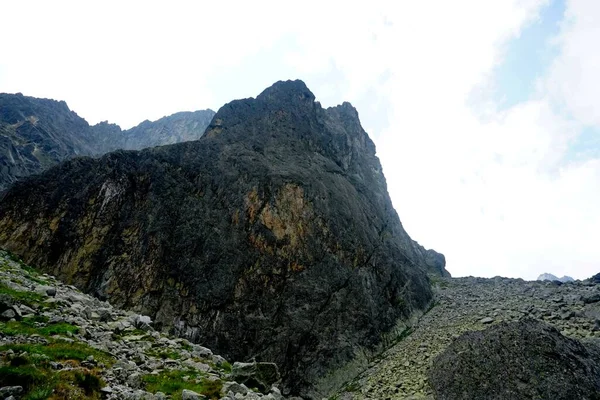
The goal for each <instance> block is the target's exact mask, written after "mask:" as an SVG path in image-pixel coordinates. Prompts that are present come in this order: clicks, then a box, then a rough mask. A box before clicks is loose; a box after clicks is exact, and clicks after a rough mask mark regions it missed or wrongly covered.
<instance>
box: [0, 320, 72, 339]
mask: <svg viewBox="0 0 600 400" xmlns="http://www.w3.org/2000/svg"><path fill="white" fill-rule="evenodd" d="M40 320H42V321H40ZM0 332H2V333H4V334H5V335H8V336H16V335H40V336H45V337H49V336H52V335H63V336H69V335H70V334H77V333H78V332H79V328H78V327H76V326H73V325H71V324H67V323H65V322H60V323H55V324H47V325H46V324H45V322H43V318H39V317H33V318H24V319H23V320H21V321H8V322H0Z"/></svg>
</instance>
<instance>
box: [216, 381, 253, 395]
mask: <svg viewBox="0 0 600 400" xmlns="http://www.w3.org/2000/svg"><path fill="white" fill-rule="evenodd" d="M229 392H232V393H233V394H234V395H235V394H237V393H240V394H242V395H245V394H247V393H248V388H247V387H246V385H244V384H239V383H237V382H225V383H223V388H222V389H221V394H223V395H224V396H225V395H227V393H229Z"/></svg>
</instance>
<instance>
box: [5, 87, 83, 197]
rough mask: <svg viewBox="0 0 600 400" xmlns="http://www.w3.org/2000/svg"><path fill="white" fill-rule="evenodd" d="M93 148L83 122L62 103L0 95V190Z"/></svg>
mask: <svg viewBox="0 0 600 400" xmlns="http://www.w3.org/2000/svg"><path fill="white" fill-rule="evenodd" d="M93 147H94V143H93V138H92V137H91V135H90V132H89V126H88V124H87V122H85V120H83V119H82V118H80V117H79V116H78V115H77V114H75V113H74V112H72V111H71V110H69V107H67V104H66V103H65V102H59V101H55V100H47V99H35V98H32V97H26V96H23V95H21V94H16V95H11V94H4V93H1V94H0V190H2V189H4V188H6V187H7V186H8V185H9V184H10V183H12V182H14V181H15V180H16V179H17V177H19V176H26V175H30V174H32V173H36V172H39V171H41V170H43V169H45V168H48V167H50V166H52V165H55V164H57V163H58V162H60V161H62V160H64V159H66V158H69V157H73V156H77V155H84V154H91V153H92V150H93Z"/></svg>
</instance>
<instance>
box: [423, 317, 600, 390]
mask: <svg viewBox="0 0 600 400" xmlns="http://www.w3.org/2000/svg"><path fill="white" fill-rule="evenodd" d="M599 341H600V339H599ZM430 383H431V386H432V388H433V391H434V394H435V398H436V399H440V400H445V399H465V400H467V399H490V400H492V399H498V400H501V399H502V400H503V399H515V400H520V399H535V398H540V399H556V400H570V399H590V400H591V399H600V357H599V354H598V344H597V343H596V344H594V345H593V347H591V348H590V349H588V348H586V346H584V344H583V343H582V342H580V341H578V340H576V339H571V338H567V337H565V336H563V335H562V334H561V333H560V332H559V331H558V330H557V329H556V328H555V327H553V326H551V325H549V324H546V323H544V322H541V321H538V320H534V319H523V320H520V321H518V322H503V323H500V324H498V325H495V326H493V327H491V328H488V329H486V330H484V331H474V332H468V333H465V334H463V335H462V336H461V337H459V338H458V339H457V340H455V341H454V342H453V343H452V344H451V345H450V346H448V348H447V349H446V350H445V351H444V352H443V353H442V354H440V355H439V356H438V357H436V359H435V360H434V362H433V368H432V369H431V371H430Z"/></svg>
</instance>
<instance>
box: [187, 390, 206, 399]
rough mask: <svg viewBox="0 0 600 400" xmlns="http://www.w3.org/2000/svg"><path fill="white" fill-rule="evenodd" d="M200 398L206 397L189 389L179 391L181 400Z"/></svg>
mask: <svg viewBox="0 0 600 400" xmlns="http://www.w3.org/2000/svg"><path fill="white" fill-rule="evenodd" d="M202 399H206V397H205V396H202V395H200V394H198V393H196V392H193V391H191V390H188V389H183V392H181V400H202Z"/></svg>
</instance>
